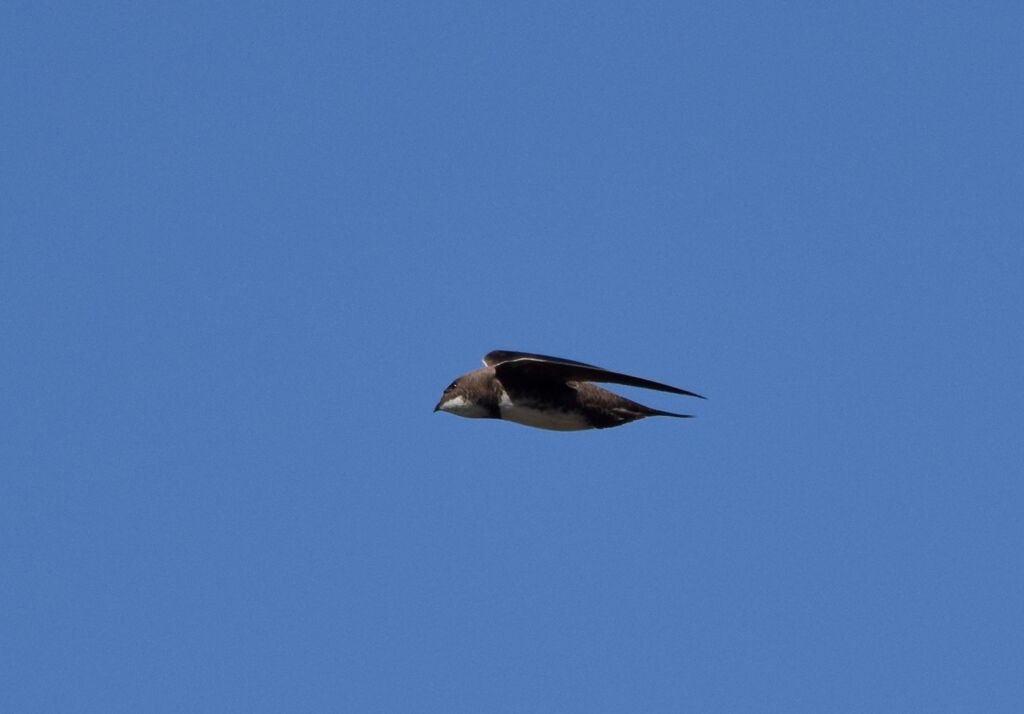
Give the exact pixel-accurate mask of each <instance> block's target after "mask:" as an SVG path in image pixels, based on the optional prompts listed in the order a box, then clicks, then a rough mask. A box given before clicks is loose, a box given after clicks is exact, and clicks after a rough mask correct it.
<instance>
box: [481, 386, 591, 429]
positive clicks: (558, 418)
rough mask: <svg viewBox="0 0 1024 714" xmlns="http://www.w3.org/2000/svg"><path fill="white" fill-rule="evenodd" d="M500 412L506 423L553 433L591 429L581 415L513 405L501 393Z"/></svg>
mask: <svg viewBox="0 0 1024 714" xmlns="http://www.w3.org/2000/svg"><path fill="white" fill-rule="evenodd" d="M498 410H499V411H500V412H501V418H502V419H505V420H506V421H514V422H516V423H517V424H524V425H525V426H532V427H536V428H537V429H551V430H553V431H579V430H580V429H590V428H591V426H590V424H588V423H587V421H586V420H585V419H584V418H583V416H582V415H581V414H578V413H573V412H562V411H557V410H556V411H542V410H540V409H532V408H530V407H527V406H522V405H517V404H513V403H512V400H511V399H509V398H508V394H506V393H505V392H502V393H501V399H500V400H499V401H498Z"/></svg>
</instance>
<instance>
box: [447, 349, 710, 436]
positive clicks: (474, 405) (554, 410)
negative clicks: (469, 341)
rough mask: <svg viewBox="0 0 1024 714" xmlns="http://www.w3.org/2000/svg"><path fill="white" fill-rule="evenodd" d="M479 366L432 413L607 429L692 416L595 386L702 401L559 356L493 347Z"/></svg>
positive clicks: (543, 425)
mask: <svg viewBox="0 0 1024 714" xmlns="http://www.w3.org/2000/svg"><path fill="white" fill-rule="evenodd" d="M483 363H484V366H483V367H481V368H480V369H476V370H473V371H472V372H467V373H466V374H464V375H462V376H461V377H459V378H457V379H456V380H455V381H453V382H452V383H451V384H449V385H448V386H447V387H446V388H445V390H444V392H443V393H442V394H441V399H440V400H439V401H438V403H437V406H435V407H434V411H435V412H438V411H441V412H448V413H449V414H455V415H456V416H461V417H469V418H472V419H502V420H504V421H511V422H515V423H517V424H522V425H524V426H530V427H535V428H537V429H550V430H552V431H579V430H582V429H608V428H611V427H615V426H622V425H623V424H628V423H629V422H632V421H637V420H638V419H644V418H646V417H650V416H667V417H678V418H681V419H687V418H691V417H692V416H693V415H692V414H677V413H675V412H667V411H662V410H661V409H652V408H651V407H646V406H644V405H643V404H637V403H636V402H634V401H631V400H629V399H626V398H625V397H621V396H619V395H618V394H614V393H612V392H609V391H608V390H606V389H603V388H601V387H598V386H597V385H596V384H593V382H610V383H613V384H624V385H628V386H631V387H642V388H644V389H656V390H659V391H662V392H671V393H673V394H682V395H684V396H688V397H697V398H698V399H705V398H706V397H702V396H701V395H699V394H697V393H695V392H690V391H687V390H685V389H679V388H678V387H672V386H669V385H667V384H661V383H660V382H653V381H651V380H649V379H641V378H640V377H632V376H630V375H628V374H621V373H619V372H611V371H609V370H606V369H602V368H601V367H595V366H594V365H592V364H586V363H584V362H576V361H574V360H568V359H563V358H561V357H551V356H549V355H541V354H533V353H530V352H513V351H509V350H495V351H493V352H488V353H487V354H486V355H484V358H483Z"/></svg>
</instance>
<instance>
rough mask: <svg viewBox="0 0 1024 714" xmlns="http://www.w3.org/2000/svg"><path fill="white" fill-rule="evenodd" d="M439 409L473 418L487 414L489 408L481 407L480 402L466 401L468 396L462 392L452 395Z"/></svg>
mask: <svg viewBox="0 0 1024 714" xmlns="http://www.w3.org/2000/svg"><path fill="white" fill-rule="evenodd" d="M439 409H440V410H441V411H443V412H450V413H452V414H456V415H458V416H461V417H469V418H471V419H480V418H483V417H485V416H487V410H486V409H484V408H483V407H481V406H480V405H479V404H474V403H473V402H468V401H466V398H465V397H463V396H462V395H461V394H460V395H459V396H457V397H452V398H451V399H449V400H448V401H446V402H445V403H444V404H442V405H441V406H440V407H439Z"/></svg>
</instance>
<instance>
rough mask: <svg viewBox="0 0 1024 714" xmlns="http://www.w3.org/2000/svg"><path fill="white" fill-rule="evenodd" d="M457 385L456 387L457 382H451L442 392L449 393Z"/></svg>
mask: <svg viewBox="0 0 1024 714" xmlns="http://www.w3.org/2000/svg"><path fill="white" fill-rule="evenodd" d="M457 385H458V382H457V381H456V382H452V383H451V384H449V385H448V387H447V388H446V389H445V390H444V391H446V392H450V391H452V390H453V389H455V387H456V386H457Z"/></svg>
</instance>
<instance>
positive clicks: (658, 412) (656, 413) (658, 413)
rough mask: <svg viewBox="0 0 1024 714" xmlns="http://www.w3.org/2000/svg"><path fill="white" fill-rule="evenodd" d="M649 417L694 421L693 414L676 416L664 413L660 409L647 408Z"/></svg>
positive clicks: (673, 413) (672, 413)
mask: <svg viewBox="0 0 1024 714" xmlns="http://www.w3.org/2000/svg"><path fill="white" fill-rule="evenodd" d="M647 416H670V417H676V418H677V419H694V418H696V417H694V416H693V414H676V413H675V412H663V411H661V410H660V409H651V408H650V407H648V408H647Z"/></svg>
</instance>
